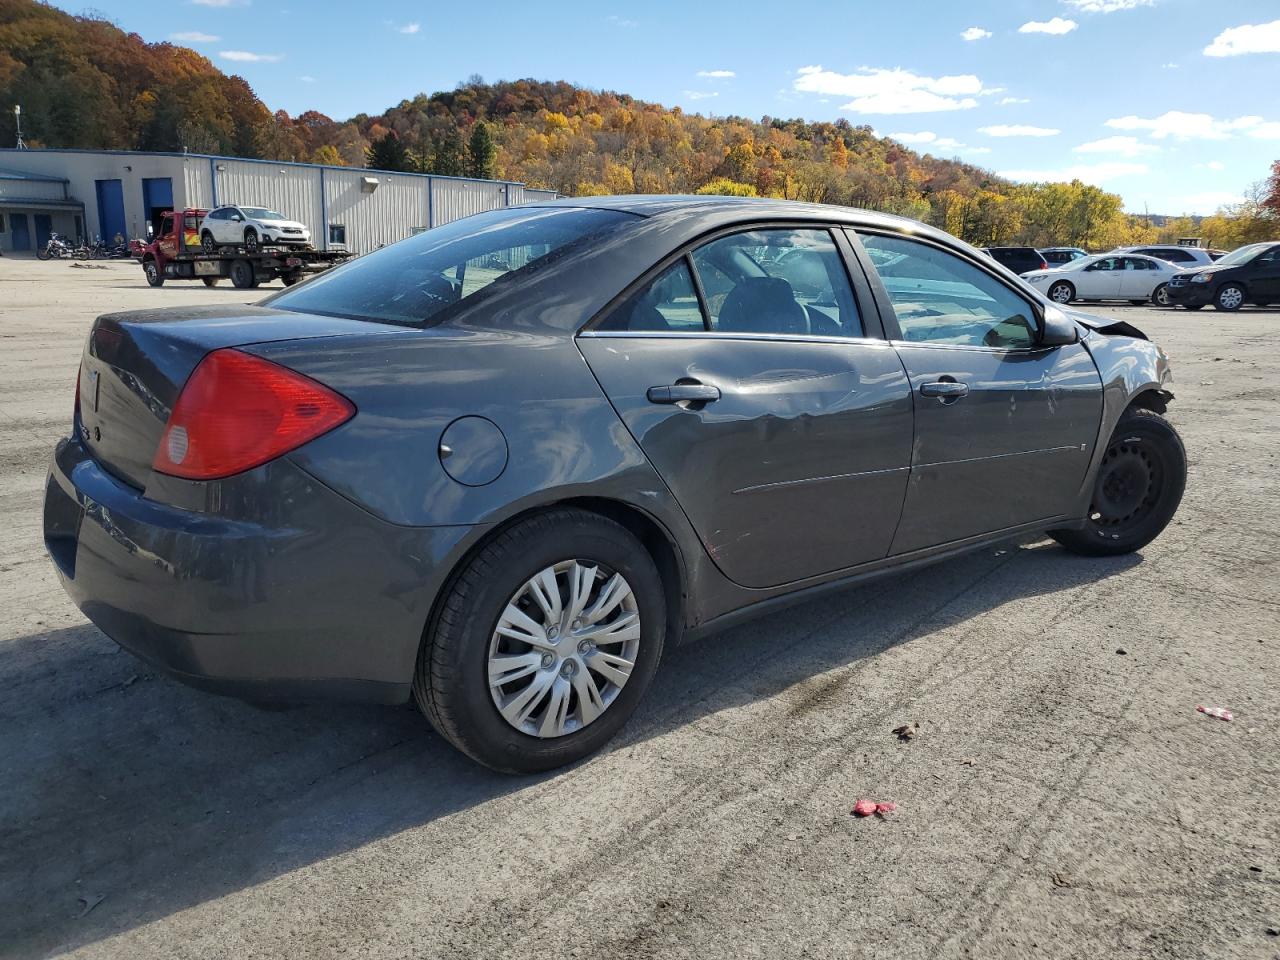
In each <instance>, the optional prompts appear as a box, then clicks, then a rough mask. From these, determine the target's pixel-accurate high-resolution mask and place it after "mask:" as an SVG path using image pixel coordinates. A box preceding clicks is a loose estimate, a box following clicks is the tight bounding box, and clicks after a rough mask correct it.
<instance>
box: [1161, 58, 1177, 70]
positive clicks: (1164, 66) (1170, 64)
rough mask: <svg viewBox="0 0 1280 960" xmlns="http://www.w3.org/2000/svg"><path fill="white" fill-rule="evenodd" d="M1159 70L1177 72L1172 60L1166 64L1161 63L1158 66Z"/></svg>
mask: <svg viewBox="0 0 1280 960" xmlns="http://www.w3.org/2000/svg"><path fill="white" fill-rule="evenodd" d="M1160 69H1161V70H1177V69H1178V65H1177V64H1176V63H1174V62H1173V61H1172V60H1170V61H1169V62H1168V63H1162V64H1161V65H1160Z"/></svg>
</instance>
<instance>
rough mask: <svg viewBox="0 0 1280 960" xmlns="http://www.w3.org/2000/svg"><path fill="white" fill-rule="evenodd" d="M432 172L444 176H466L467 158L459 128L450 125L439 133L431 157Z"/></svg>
mask: <svg viewBox="0 0 1280 960" xmlns="http://www.w3.org/2000/svg"><path fill="white" fill-rule="evenodd" d="M431 172H432V173H438V174H440V175H441V176H444V177H465V176H466V175H467V164H466V159H465V157H464V156H463V147H462V135H461V134H460V133H458V128H457V127H454V126H450V127H449V128H448V129H447V130H445V132H444V133H442V134H440V135H438V136H437V137H436V141H435V150H434V151H433V152H432V157H431Z"/></svg>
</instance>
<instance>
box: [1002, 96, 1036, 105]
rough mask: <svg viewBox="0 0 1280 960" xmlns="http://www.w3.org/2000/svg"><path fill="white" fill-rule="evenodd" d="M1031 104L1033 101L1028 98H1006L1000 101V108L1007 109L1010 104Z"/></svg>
mask: <svg viewBox="0 0 1280 960" xmlns="http://www.w3.org/2000/svg"><path fill="white" fill-rule="evenodd" d="M1030 102H1031V101H1030V100H1028V99H1027V98H1026V97H1005V98H1004V99H1002V100H1001V101H1000V106H1002V107H1007V106H1009V105H1010V104H1014V103H1030Z"/></svg>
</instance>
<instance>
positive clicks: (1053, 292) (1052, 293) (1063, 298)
mask: <svg viewBox="0 0 1280 960" xmlns="http://www.w3.org/2000/svg"><path fill="white" fill-rule="evenodd" d="M1075 298H1076V288H1075V287H1073V286H1072V285H1071V284H1070V283H1068V282H1067V281H1066V280H1059V281H1058V282H1057V283H1055V284H1054V285H1053V286H1051V287H1050V288H1049V299H1050V300H1052V301H1053V302H1054V303H1060V304H1064V305H1065V304H1068V303H1070V302H1071V301H1072V300H1074V299H1075Z"/></svg>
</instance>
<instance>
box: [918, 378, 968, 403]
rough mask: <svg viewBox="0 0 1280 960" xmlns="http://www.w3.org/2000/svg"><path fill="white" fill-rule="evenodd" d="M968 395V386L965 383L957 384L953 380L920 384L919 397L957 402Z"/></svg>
mask: <svg viewBox="0 0 1280 960" xmlns="http://www.w3.org/2000/svg"><path fill="white" fill-rule="evenodd" d="M968 395H969V385H968V384H967V383H957V382H956V381H955V380H935V381H933V382H932V383H922V384H920V396H922V397H937V398H939V399H940V400H959V399H960V398H961V397H967V396H968Z"/></svg>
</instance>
